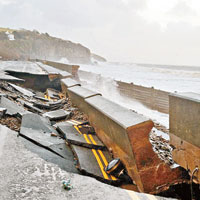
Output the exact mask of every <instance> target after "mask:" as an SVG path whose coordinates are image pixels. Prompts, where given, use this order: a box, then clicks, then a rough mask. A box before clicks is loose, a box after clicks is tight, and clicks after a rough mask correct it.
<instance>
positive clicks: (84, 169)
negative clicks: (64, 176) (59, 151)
mask: <svg viewBox="0 0 200 200" xmlns="http://www.w3.org/2000/svg"><path fill="white" fill-rule="evenodd" d="M71 147H72V150H73V152H74V154H75V155H76V157H77V160H78V169H79V170H80V171H81V173H82V174H85V175H89V176H92V177H95V178H97V179H99V180H101V181H104V182H107V183H111V182H113V180H112V179H111V177H109V176H108V175H107V174H106V172H105V171H104V167H105V165H104V163H103V162H102V161H101V160H99V159H100V155H99V152H98V151H97V150H94V149H88V148H85V147H80V146H77V145H71ZM99 151H100V150H99ZM103 154H104V156H105V158H106V160H108V162H109V161H110V160H111V156H110V155H109V154H108V152H105V151H104V152H103ZM97 160H98V161H97ZM103 166H104V167H103Z"/></svg>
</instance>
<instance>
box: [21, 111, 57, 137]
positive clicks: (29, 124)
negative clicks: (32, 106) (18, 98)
mask: <svg viewBox="0 0 200 200" xmlns="http://www.w3.org/2000/svg"><path fill="white" fill-rule="evenodd" d="M23 128H27V129H32V130H36V131H37V130H38V131H42V132H44V133H52V132H56V130H55V129H54V128H53V127H52V126H51V122H50V121H49V119H47V118H44V117H42V116H40V115H38V114H34V113H30V114H25V115H24V116H23V118H22V125H21V129H23Z"/></svg>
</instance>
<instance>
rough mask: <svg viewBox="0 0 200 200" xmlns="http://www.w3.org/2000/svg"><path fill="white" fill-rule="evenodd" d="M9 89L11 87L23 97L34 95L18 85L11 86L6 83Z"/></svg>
mask: <svg viewBox="0 0 200 200" xmlns="http://www.w3.org/2000/svg"><path fill="white" fill-rule="evenodd" d="M8 84H9V85H10V86H11V87H13V88H14V89H15V90H17V91H18V92H20V93H21V94H23V95H25V96H28V97H32V96H34V95H35V94H34V93H33V92H31V91H29V90H27V89H25V88H22V87H20V86H18V85H15V84H11V83H8Z"/></svg>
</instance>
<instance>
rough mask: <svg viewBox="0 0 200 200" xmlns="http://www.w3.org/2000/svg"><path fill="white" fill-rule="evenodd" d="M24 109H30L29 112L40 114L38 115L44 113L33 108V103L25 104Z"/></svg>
mask: <svg viewBox="0 0 200 200" xmlns="http://www.w3.org/2000/svg"><path fill="white" fill-rule="evenodd" d="M24 107H26V108H28V110H29V111H31V112H34V113H38V114H41V113H43V111H42V110H40V109H39V108H36V107H35V106H33V104H32V103H28V102H24Z"/></svg>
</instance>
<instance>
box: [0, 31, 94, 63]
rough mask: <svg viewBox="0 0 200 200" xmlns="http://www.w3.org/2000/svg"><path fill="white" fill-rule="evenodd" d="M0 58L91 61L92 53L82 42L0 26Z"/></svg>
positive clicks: (72, 61) (73, 61)
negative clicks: (77, 42)
mask: <svg viewBox="0 0 200 200" xmlns="http://www.w3.org/2000/svg"><path fill="white" fill-rule="evenodd" d="M0 58H1V59H2V60H28V59H36V58H37V59H44V60H56V61H58V60H61V59H63V58H66V59H67V60H68V61H69V62H71V63H90V62H91V58H92V53H91V52H90V50H89V49H88V48H86V47H84V46H83V45H81V44H76V43H73V42H71V41H68V40H62V39H59V38H55V37H52V36H50V35H49V34H48V33H39V32H38V31H36V30H34V31H29V30H24V29H23V30H13V29H6V28H0Z"/></svg>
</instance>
